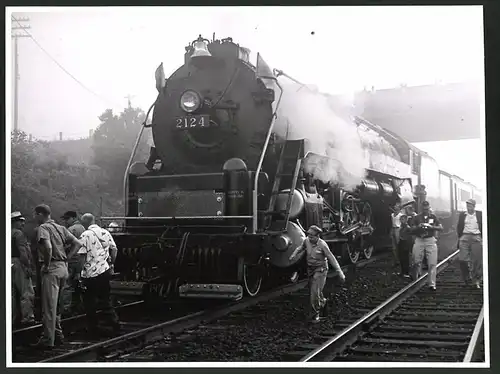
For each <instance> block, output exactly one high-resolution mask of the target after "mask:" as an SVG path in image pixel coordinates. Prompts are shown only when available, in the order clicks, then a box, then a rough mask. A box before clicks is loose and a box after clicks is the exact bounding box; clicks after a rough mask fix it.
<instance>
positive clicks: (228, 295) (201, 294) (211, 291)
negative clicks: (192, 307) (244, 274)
mask: <svg viewBox="0 0 500 374" xmlns="http://www.w3.org/2000/svg"><path fill="white" fill-rule="evenodd" d="M179 296H180V297H186V298H197V299H227V300H234V301H237V300H240V299H241V298H242V297H243V287H241V286H240V285H237V284H217V283H191V284H183V285H182V286H180V287H179Z"/></svg>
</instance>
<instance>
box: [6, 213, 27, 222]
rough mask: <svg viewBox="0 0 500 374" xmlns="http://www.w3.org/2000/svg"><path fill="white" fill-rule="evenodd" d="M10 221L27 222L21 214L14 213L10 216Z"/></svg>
mask: <svg viewBox="0 0 500 374" xmlns="http://www.w3.org/2000/svg"><path fill="white" fill-rule="evenodd" d="M10 219H11V220H12V221H25V218H24V217H23V215H22V214H21V212H17V211H16V212H12V213H11V214H10Z"/></svg>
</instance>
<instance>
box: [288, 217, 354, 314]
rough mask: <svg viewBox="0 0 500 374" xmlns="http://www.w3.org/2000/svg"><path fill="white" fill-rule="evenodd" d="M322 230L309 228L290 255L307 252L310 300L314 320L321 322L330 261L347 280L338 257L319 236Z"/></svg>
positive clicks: (316, 227) (291, 257)
mask: <svg viewBox="0 0 500 374" xmlns="http://www.w3.org/2000/svg"><path fill="white" fill-rule="evenodd" d="M321 232H322V230H321V229H320V228H319V227H318V226H316V225H312V226H311V227H309V230H307V238H305V239H304V242H303V243H302V244H301V245H300V246H299V247H297V248H296V249H295V250H294V251H293V253H292V254H291V256H290V261H291V260H293V259H294V258H295V257H296V256H297V255H299V254H300V253H302V252H303V251H305V252H306V260H307V267H308V271H307V273H308V276H309V287H310V302H311V308H312V311H313V316H312V322H313V323H316V322H319V314H320V312H321V310H322V309H323V308H324V307H325V305H326V299H325V298H324V296H323V288H324V287H325V283H326V278H327V274H328V262H330V264H331V265H332V267H333V268H334V269H335V272H336V275H338V276H339V277H340V280H341V282H342V283H343V282H344V281H345V275H344V273H343V272H342V269H341V268H340V266H339V263H338V262H337V259H336V258H335V256H334V255H333V254H332V252H331V251H330V248H328V245H327V244H326V242H325V241H324V240H323V239H321V238H320V237H319V235H320V233H321Z"/></svg>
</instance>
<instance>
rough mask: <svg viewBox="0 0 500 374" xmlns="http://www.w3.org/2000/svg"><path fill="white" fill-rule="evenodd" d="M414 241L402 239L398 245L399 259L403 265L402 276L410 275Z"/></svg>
mask: <svg viewBox="0 0 500 374" xmlns="http://www.w3.org/2000/svg"><path fill="white" fill-rule="evenodd" d="M412 246H413V240H411V239H408V240H403V239H401V240H400V241H399V243H398V257H399V263H400V265H401V273H402V274H410V254H411V251H412Z"/></svg>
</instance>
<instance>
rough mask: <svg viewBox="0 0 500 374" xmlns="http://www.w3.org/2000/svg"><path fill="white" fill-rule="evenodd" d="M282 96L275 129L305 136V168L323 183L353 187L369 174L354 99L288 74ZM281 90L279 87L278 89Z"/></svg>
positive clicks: (290, 134) (297, 136) (292, 134)
mask: <svg viewBox="0 0 500 374" xmlns="http://www.w3.org/2000/svg"><path fill="white" fill-rule="evenodd" d="M279 83H280V85H281V87H282V88H283V96H282V98H281V103H280V106H279V108H278V111H277V119H276V123H275V127H274V129H275V132H276V133H277V134H278V135H279V136H281V137H283V138H284V137H285V136H286V134H287V128H288V139H289V140H294V139H306V150H305V151H306V153H307V152H312V153H313V154H309V156H308V157H306V160H305V163H304V170H305V172H307V173H311V174H312V175H313V176H314V177H315V178H316V179H319V180H320V181H322V182H324V183H340V184H341V185H343V186H344V188H346V189H353V188H354V187H355V186H357V185H359V184H360V182H361V180H362V179H364V178H365V176H366V168H368V167H369V159H368V158H367V157H366V154H365V150H364V149H363V147H362V145H361V141H360V138H359V135H358V131H357V126H356V124H355V123H354V122H353V121H352V120H351V115H352V113H353V112H352V109H353V108H352V101H350V100H349V98H347V100H346V97H343V98H342V97H341V98H336V97H332V96H327V95H325V94H322V93H319V92H318V91H317V89H315V88H314V87H305V86H302V85H300V84H297V83H294V82H291V81H290V80H288V79H287V78H283V79H281V78H280V79H279ZM276 92H277V93H278V92H279V89H277V90H276Z"/></svg>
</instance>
